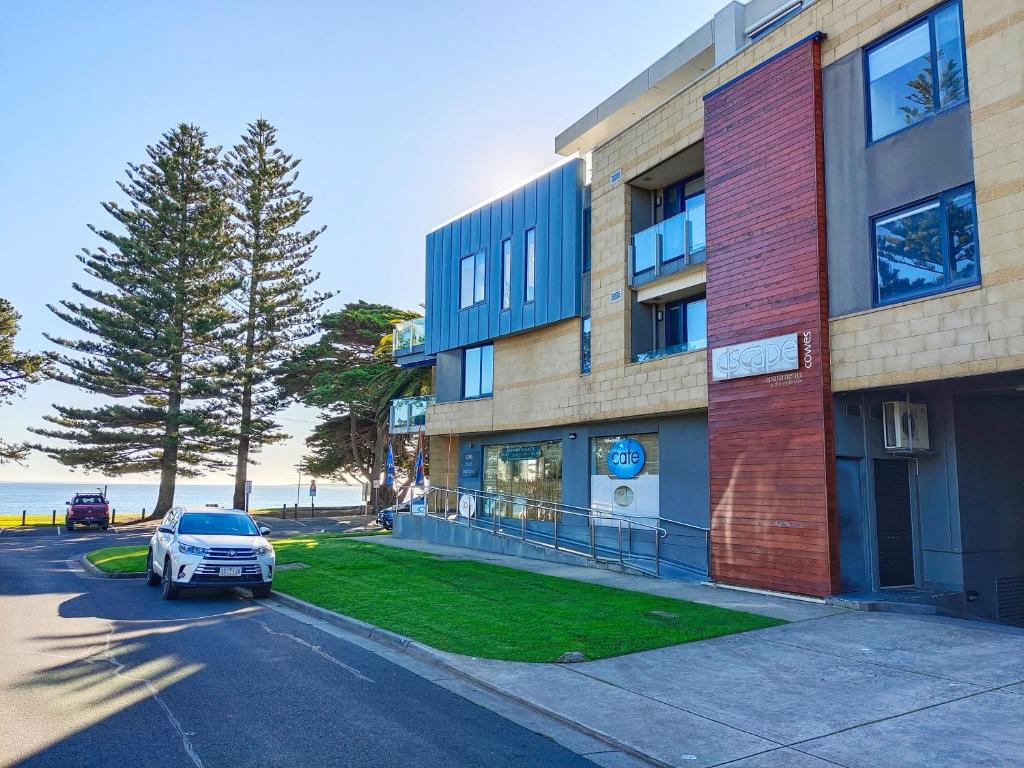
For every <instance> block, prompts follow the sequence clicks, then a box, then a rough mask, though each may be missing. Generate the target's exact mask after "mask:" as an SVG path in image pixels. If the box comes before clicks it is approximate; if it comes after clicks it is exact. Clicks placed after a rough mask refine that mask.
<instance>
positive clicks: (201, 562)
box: [146, 507, 274, 600]
mask: <svg viewBox="0 0 1024 768" xmlns="http://www.w3.org/2000/svg"><path fill="white" fill-rule="evenodd" d="M268 533H270V529H269V528H267V527H266V526H263V525H256V523H255V522H254V521H253V519H252V518H251V517H249V515H248V514H246V513H245V512H242V511H240V510H237V509H184V508H182V507H175V508H174V509H172V510H171V511H170V512H168V513H167V515H166V516H165V517H164V519H163V520H161V521H160V527H159V528H157V529H156V533H154V534H153V538H152V539H151V540H150V542H149V555H148V556H147V558H146V580H147V582H148V583H149V585H150V586H151V587H155V586H156V585H157V584H159V585H160V587H161V590H160V592H161V596H162V597H163V599H164V600H173V599H174V598H176V597H177V596H178V594H179V593H180V591H181V590H182V589H190V588H194V587H247V588H249V589H251V590H252V593H253V595H254V596H255V597H270V587H271V584H272V583H273V579H274V547H273V546H271V544H270V542H269V541H267V540H266V539H265V538H264V536H266V535H267V534H268Z"/></svg>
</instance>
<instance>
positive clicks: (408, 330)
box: [391, 317, 426, 358]
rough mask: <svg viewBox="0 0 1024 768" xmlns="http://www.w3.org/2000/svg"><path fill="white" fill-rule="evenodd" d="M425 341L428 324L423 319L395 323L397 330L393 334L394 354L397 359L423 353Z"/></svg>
mask: <svg viewBox="0 0 1024 768" xmlns="http://www.w3.org/2000/svg"><path fill="white" fill-rule="evenodd" d="M425 339H426V324H425V322H424V320H423V318H422V317H417V318H416V319H415V320H404V321H402V322H401V323H395V330H394V331H392V332H391V349H392V352H393V353H394V355H395V357H396V358H397V357H402V356H404V355H414V354H416V353H417V352H422V351H423V341H424V340H425Z"/></svg>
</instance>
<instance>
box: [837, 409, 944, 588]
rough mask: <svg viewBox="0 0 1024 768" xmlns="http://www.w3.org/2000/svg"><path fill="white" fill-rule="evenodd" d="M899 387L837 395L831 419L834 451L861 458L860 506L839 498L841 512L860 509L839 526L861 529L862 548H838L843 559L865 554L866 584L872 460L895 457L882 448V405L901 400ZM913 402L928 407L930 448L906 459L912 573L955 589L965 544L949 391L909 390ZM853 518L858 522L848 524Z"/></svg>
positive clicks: (871, 537)
mask: <svg viewBox="0 0 1024 768" xmlns="http://www.w3.org/2000/svg"><path fill="white" fill-rule="evenodd" d="M905 396H906V395H905V393H903V392H871V393H860V394H848V395H840V396H837V397H836V398H835V413H834V422H835V429H836V456H837V457H839V458H841V459H842V458H845V459H857V460H859V461H860V476H861V480H862V485H861V487H860V489H859V490H860V492H859V494H857V496H858V501H859V502H860V508H859V509H853V508H852V506H853V505H850V504H849V503H848V502H849V499H840V500H839V505H838V507H839V511H840V515H841V516H842V515H847V514H859V515H861V516H862V517H861V519H860V520H859V521H849V520H844V519H840V521H839V522H840V527H841V528H842V527H843V526H844V525H850V527H855V528H859V529H861V530H863V532H864V541H863V550H862V551H846V550H841V551H840V570H841V571H844V570H847V571H848V569H844V568H843V563H842V558H843V556H844V554H845V555H846V556H847V557H857V556H858V555H860V554H861V553H863V556H864V558H865V559H866V561H867V566H868V569H869V571H870V575H871V581H872V583H870V584H868V585H862V588H864V589H875V588H877V587H878V569H877V556H878V553H877V540H876V538H875V537H876V530H875V521H874V515H875V512H874V505H875V486H874V459H888V458H893V457H891V456H890V455H889V454H888V453H886V451H885V441H884V438H883V435H882V418H881V404H882V403H883V402H884V401H887V400H902V399H904V398H905ZM911 400H912V401H913V402H923V403H925V404H926V405H927V406H928V423H929V433H930V439H931V446H932V453H931V454H930V455H926V456H920V457H918V458H917V459H916V460H914V459H911V460H907V459H896V460H901V461H909V462H910V465H909V467H908V470H909V473H908V482H909V483H910V485H911V488H910V497H911V507H912V516H913V523H914V539H915V549H916V552H915V572H916V580H917V584H918V586H922V587H926V588H929V589H938V590H949V591H959V590H961V589H963V581H964V580H963V555H962V551H963V548H962V546H961V539H960V513H959V509H958V504H957V497H958V492H957V465H956V462H957V446H956V444H955V442H954V420H953V411H952V395H950V394H941V393H927V394H922V393H913V395H912V397H911ZM848 404H853V405H857V406H859V407H860V415H859V416H851V415H849V414H848V412H847V405H848ZM842 490H843V489H842V485H840V492H842ZM852 522H856V525H851V523H852Z"/></svg>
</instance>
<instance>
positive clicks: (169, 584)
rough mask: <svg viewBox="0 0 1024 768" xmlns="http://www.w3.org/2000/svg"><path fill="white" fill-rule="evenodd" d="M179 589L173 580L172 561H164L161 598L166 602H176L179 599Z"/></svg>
mask: <svg viewBox="0 0 1024 768" xmlns="http://www.w3.org/2000/svg"><path fill="white" fill-rule="evenodd" d="M178 592H179V589H178V587H176V586H174V582H173V581H172V580H171V559H170V558H167V559H166V560H164V572H163V576H161V578H160V597H162V598H163V599H164V600H175V599H177V597H178Z"/></svg>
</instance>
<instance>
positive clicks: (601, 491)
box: [396, 0, 1024, 622]
mask: <svg viewBox="0 0 1024 768" xmlns="http://www.w3.org/2000/svg"><path fill="white" fill-rule="evenodd" d="M555 149H556V152H557V153H558V154H560V155H563V156H565V158H566V159H565V160H564V161H563V162H561V163H560V164H558V165H557V166H556V167H553V168H551V169H548V170H546V171H545V172H543V173H541V174H540V175H538V176H536V177H534V178H532V179H530V180H529V181H527V182H525V183H524V184H522V185H521V186H519V187H518V188H516V189H515V190H512V191H510V192H507V193H504V194H501V195H499V196H497V197H495V198H494V199H493V200H491V201H489V202H487V203H485V204H482V205H480V206H478V207H477V208H475V209H473V210H472V211H470V212H468V213H465V214H463V215H461V216H459V217H457V218H455V219H452V220H451V221H449V222H447V223H445V224H444V225H442V226H440V227H438V228H437V229H436V230H435V231H433V232H431V233H429V234H428V235H427V239H426V265H427V272H426V274H427V284H426V308H427V309H426V317H425V321H424V323H423V326H422V330H414V329H407V334H408V333H412V335H411V336H407V337H406V338H407V340H408V342H409V343H405V342H403V344H402V346H401V347H400V348H396V357H397V359H398V362H399V364H417V365H420V364H431V365H434V366H435V395H434V398H435V400H436V402H433V403H432V404H430V405H429V407H426V406H424V407H421V408H420V410H418V411H416V413H414V414H411V415H407V416H405V417H403V418H404V419H405V422H404V423H405V424H414V425H415V424H424V423H425V430H426V433H427V435H428V436H429V451H430V454H429V455H430V479H431V483H432V485H433V486H434V487H437V488H440V487H445V488H452V489H455V488H458V489H462V490H461V491H460V493H465V492H468V491H473V490H477V491H480V492H481V494H483V495H481V496H479V497H478V498H481V499H485V500H486V499H490V500H491V501H493V502H494V504H493V505H492V504H484V505H483V506H482V507H477V506H475V505H474V506H472V507H471V508H469V509H464V510H463V513H464V515H466V516H472V517H480V518H486V516H487V515H491V519H492V522H493V529H494V531H495V532H496V533H500V532H501V531H502V526H503V525H507V524H508V522H509V519H511V520H512V521H516V520H518V521H519V522H520V523H521V525H522V530H523V531H524V532H525V531H526V530H527V526H528V525H529V527H530V530H533V531H537V532H543V531H545V530H549V531H550V532H552V533H554V535H555V536H557V535H558V534H557V530H558V526H559V525H560V524H561V525H562V526H563V530H565V529H566V528H568V527H571V523H572V520H571V519H570V518H571V516H572V515H579V514H586V513H587V512H589V513H590V514H592V515H597V516H601V515H606V516H607V517H608V519H609V520H618V521H619V522H618V523H617V525H607V526H605V527H604V529H602V531H601V533H602V534H603V535H604V536H605V537H606V538H607V537H608V536H610V535H612V534H611V531H612V530H613V529H615V528H618V531H619V533H618V536H619V538H620V540H621V536H622V534H621V530H622V524H621V520H622V519H628V520H633V521H636V522H637V524H638V529H637V543H636V546H637V547H638V548H642V547H643V546H657V547H658V548H659V550H658V556H659V557H660V558H661V559H662V560H663V562H665V563H667V564H669V565H671V566H672V567H671V568H668V569H667V570H666V571H665V573H670V574H672V575H678V576H685V575H686V574H693V575H696V576H698V577H699V576H701V575H703V576H704V577H705V578H707V577H710V578H711V579H713V580H715V581H718V582H721V583H725V584H732V585H740V586H747V587H755V588H764V589H770V590H780V591H785V592H792V593H799V594H805V595H813V596H835V595H843V594H848V595H859V596H861V597H862V599H877V600H886V599H893V600H906V601H911V602H925V603H933V604H937V605H939V606H941V607H943V608H946V609H948V610H951V611H955V612H958V613H965V614H972V615H977V616H980V617H986V618H993V619H999V620H1002V621H1009V622H1024V7H1022V6H1021V3H1020V1H1019V0H962V1H960V0H954V1H953V2H939V3H936V2H935V1H934V0H816V1H815V2H812V1H811V0H804V2H799V0H751V2H749V3H747V4H745V5H744V4H741V3H737V2H731V3H729V4H728V5H726V6H725V7H724V8H722V9H721V10H719V11H718V12H717V13H716V14H715V15H714V18H713V19H712V20H710V21H709V22H708V23H707V24H705V25H704V26H703V27H701V28H700V29H698V30H697V31H696V32H694V33H693V34H692V35H690V36H689V37H688V38H686V39H685V40H683V41H682V42H681V43H680V44H679V46H677V47H676V48H674V49H673V50H672V51H670V52H669V53H668V54H666V55H665V56H663V57H662V58H661V59H659V60H658V61H656V62H655V63H654V64H653V65H652V66H651V67H650V68H649V69H648V70H646V71H645V72H642V73H641V74H640V75H638V76H637V77H635V78H634V79H633V80H631V81H630V82H629V83H628V84H627V85H626V86H624V87H623V88H621V89H620V90H618V91H617V92H615V93H614V94H612V95H610V96H609V97H608V98H607V99H606V100H605V101H604V102H602V103H601V104H599V105H597V106H596V107H594V108H593V109H591V110H590V111H589V112H587V113H586V114H585V115H584V116H583V117H582V118H580V119H579V120H578V121H577V122H576V123H575V124H573V125H572V126H570V127H568V128H567V129H566V130H565V131H563V132H562V133H561V134H559V135H558V136H557V137H556V139H555ZM403 407H406V408H408V404H406V405H403ZM410 413H411V412H410ZM492 507H493V508H492ZM589 526H590V528H591V531H593V529H594V527H595V526H594V523H593V521H591V522H590V523H589ZM645 526H647V527H645ZM705 530H706V531H707V532H708V533H707V539H706V540H705ZM424 531H425V529H422V528H418V529H416V531H415V532H413V531H412V529H411V528H410V529H409V530H408V531H407V534H409V535H428V534H426V533H425V532H424ZM652 531H653V532H655V533H653V534H652V535H651V536H650V537H648V538H646V539H645V536H644V533H645V532H648V533H650V532H652ZM633 534H634V531H633V530H632V529H631V530H630V531H629V535H630V537H632V536H633ZM563 535H564V534H563ZM593 535H594V534H593V533H591V536H593ZM631 541H632V540H631ZM477 542H478V543H480V542H479V540H477ZM645 542H646V543H645ZM655 542H657V543H656V544H655ZM591 544H592V546H596V545H595V544H594V542H593V540H592V541H591ZM631 546H632V543H631ZM595 551H596V550H595ZM620 554H621V550H620Z"/></svg>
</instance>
